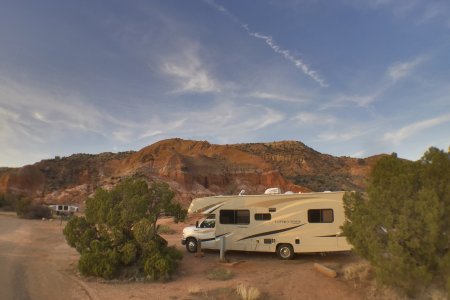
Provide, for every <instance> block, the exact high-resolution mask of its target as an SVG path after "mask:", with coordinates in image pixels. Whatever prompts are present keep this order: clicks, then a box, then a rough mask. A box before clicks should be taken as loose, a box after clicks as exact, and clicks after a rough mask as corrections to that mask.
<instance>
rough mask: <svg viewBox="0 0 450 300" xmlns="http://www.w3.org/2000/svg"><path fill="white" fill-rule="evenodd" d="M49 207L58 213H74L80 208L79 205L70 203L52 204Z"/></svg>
mask: <svg viewBox="0 0 450 300" xmlns="http://www.w3.org/2000/svg"><path fill="white" fill-rule="evenodd" d="M48 207H49V208H50V209H51V210H52V211H54V212H55V213H56V214H57V215H73V214H74V213H76V212H78V210H79V208H78V206H75V205H68V204H51V205H49V206H48Z"/></svg>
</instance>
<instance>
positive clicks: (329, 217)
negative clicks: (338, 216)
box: [308, 208, 334, 223]
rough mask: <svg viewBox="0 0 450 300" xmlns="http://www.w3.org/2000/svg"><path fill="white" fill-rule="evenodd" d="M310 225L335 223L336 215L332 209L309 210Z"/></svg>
mask: <svg viewBox="0 0 450 300" xmlns="http://www.w3.org/2000/svg"><path fill="white" fill-rule="evenodd" d="M308 222H309V223H333V222H334V215H333V210H332V209H329V208H327V209H309V210H308Z"/></svg>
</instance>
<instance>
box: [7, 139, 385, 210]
mask: <svg viewBox="0 0 450 300" xmlns="http://www.w3.org/2000/svg"><path fill="white" fill-rule="evenodd" d="M378 158H379V157H370V158H365V159H356V158H350V157H334V156H331V155H326V154H321V153H319V152H317V151H315V150H313V149H311V148H309V147H307V146H306V145H304V144H303V143H301V142H294V141H285V142H274V143H252V144H235V145H213V144H210V143H208V142H206V141H190V140H182V139H169V140H163V141H160V142H157V143H155V144H153V145H150V146H148V147H145V148H143V149H141V150H140V151H138V152H132V151H129V152H121V153H101V154H98V155H90V154H74V155H72V156H69V157H63V158H59V157H56V158H55V159H49V160H43V161H40V162H38V163H36V164H34V165H29V166H25V167H22V168H1V169H0V193H13V194H20V195H25V196H28V197H31V198H33V199H34V200H35V201H39V202H45V203H62V202H71V203H79V204H81V205H83V203H84V201H85V200H86V198H87V197H88V196H90V195H92V194H93V193H94V191H95V190H96V189H97V188H98V187H103V188H111V187H113V186H114V185H115V184H117V183H118V182H120V181H121V180H122V179H123V178H125V177H128V176H135V177H144V178H146V179H147V180H149V181H154V180H162V181H165V182H167V183H169V185H170V186H171V187H172V188H173V189H174V190H175V191H176V193H177V199H178V200H179V201H180V202H181V203H183V204H184V205H186V206H187V205H188V204H189V202H190V200H192V199H193V198H195V197H200V196H206V195H216V194H237V193H239V192H240V191H241V190H245V191H246V193H247V194H252V193H255V194H257V193H262V192H263V191H264V190H265V189H266V188H269V187H280V188H281V189H282V190H284V191H287V190H291V191H294V192H300V191H301V192H307V191H322V190H362V189H364V187H365V182H366V179H367V176H368V174H369V172H370V169H371V167H372V166H373V164H374V163H375V162H376V161H377V160H378Z"/></svg>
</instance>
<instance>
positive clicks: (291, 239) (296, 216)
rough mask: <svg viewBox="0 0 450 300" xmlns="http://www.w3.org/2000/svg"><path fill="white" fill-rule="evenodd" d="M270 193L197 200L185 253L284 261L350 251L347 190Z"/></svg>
mask: <svg viewBox="0 0 450 300" xmlns="http://www.w3.org/2000/svg"><path fill="white" fill-rule="evenodd" d="M277 191H278V192H279V190H278V189H276V190H275V191H274V189H273V188H272V189H269V190H268V191H267V192H268V193H266V194H264V195H239V196H214V197H205V198H198V199H194V200H193V201H192V203H191V205H190V207H189V210H188V213H190V214H200V216H201V217H202V218H201V219H200V221H197V224H196V226H190V227H186V228H184V230H183V239H182V241H181V243H182V244H183V245H185V246H186V249H187V251H189V252H196V251H197V245H198V241H201V248H202V249H219V247H220V239H221V237H224V238H225V244H226V250H242V251H258V252H276V253H277V254H278V256H279V257H280V258H281V259H291V258H292V257H293V255H294V253H307V252H333V251H348V250H350V249H351V248H352V247H351V245H350V244H349V243H348V242H347V240H346V238H345V237H344V236H342V235H341V229H340V227H341V225H342V224H343V223H344V220H345V215H344V208H343V202H342V198H343V195H344V192H322V193H302V194H294V193H286V194H281V193H277Z"/></svg>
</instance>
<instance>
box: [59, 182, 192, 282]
mask: <svg viewBox="0 0 450 300" xmlns="http://www.w3.org/2000/svg"><path fill="white" fill-rule="evenodd" d="M173 197H174V193H173V191H172V190H171V189H170V188H169V186H168V185H167V184H166V183H163V182H153V183H152V184H151V185H150V187H149V186H148V185H147V183H146V182H145V181H144V180H134V179H127V180H125V181H124V182H122V183H121V184H119V185H117V186H116V187H115V188H114V189H113V190H111V191H106V190H103V189H98V190H97V192H96V193H95V195H94V197H92V198H90V199H88V201H87V203H86V211H85V213H86V214H85V217H74V218H72V219H71V220H70V221H69V222H68V224H67V225H66V227H65V228H64V235H65V237H66V240H67V242H68V244H69V245H70V246H72V247H74V248H75V249H76V250H77V251H78V252H79V253H80V254H81V257H80V260H79V262H78V269H79V270H80V272H81V273H82V274H83V275H88V276H98V277H103V278H106V279H110V278H114V277H118V276H123V277H142V276H147V277H150V278H151V279H154V280H156V279H160V280H168V279H170V278H171V276H172V275H173V273H174V271H175V270H176V268H177V262H178V261H179V260H180V259H181V258H182V256H181V253H180V252H178V251H177V250H175V248H173V247H168V246H167V242H166V241H165V240H164V239H163V238H161V237H160V236H159V235H158V233H157V229H158V228H157V224H156V222H157V220H158V218H159V216H160V215H161V213H163V212H164V213H170V214H174V215H175V220H176V221H177V220H182V219H184V217H185V216H186V211H185V210H183V209H182V208H181V207H180V205H179V204H174V203H173V201H172V200H173Z"/></svg>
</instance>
